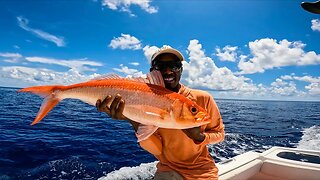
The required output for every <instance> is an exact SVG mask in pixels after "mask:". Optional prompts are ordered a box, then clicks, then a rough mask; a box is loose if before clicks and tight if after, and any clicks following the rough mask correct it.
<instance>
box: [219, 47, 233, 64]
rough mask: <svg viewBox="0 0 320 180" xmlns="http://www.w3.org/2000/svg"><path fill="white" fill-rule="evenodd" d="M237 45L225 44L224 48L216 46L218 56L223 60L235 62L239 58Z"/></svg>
mask: <svg viewBox="0 0 320 180" xmlns="http://www.w3.org/2000/svg"><path fill="white" fill-rule="evenodd" d="M237 49H238V47H237V46H229V45H228V46H225V47H224V48H223V49H222V50H221V49H220V48H216V51H217V53H216V56H218V57H219V59H220V60H221V61H231V62H235V61H236V58H237V52H236V50H237Z"/></svg>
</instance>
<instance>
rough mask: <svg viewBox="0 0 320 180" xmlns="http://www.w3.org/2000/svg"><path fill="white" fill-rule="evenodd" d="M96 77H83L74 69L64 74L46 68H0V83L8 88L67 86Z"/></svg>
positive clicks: (93, 75) (95, 75)
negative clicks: (49, 85)
mask: <svg viewBox="0 0 320 180" xmlns="http://www.w3.org/2000/svg"><path fill="white" fill-rule="evenodd" d="M97 76H99V74H96V73H94V74H91V75H85V74H82V73H81V72H78V71H76V70H74V69H70V70H68V71H66V72H57V71H53V70H49V69H46V68H29V67H22V66H7V67H0V77H1V78H0V83H1V84H2V85H4V86H10V87H25V86H30V85H45V84H63V85H67V84H73V83H79V82H83V81H88V80H90V79H93V78H95V77H97ZM8 80H9V81H8Z"/></svg>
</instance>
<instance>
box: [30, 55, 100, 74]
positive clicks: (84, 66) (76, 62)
mask: <svg viewBox="0 0 320 180" xmlns="http://www.w3.org/2000/svg"><path fill="white" fill-rule="evenodd" d="M25 59H26V60H27V61H29V62H37V63H43V64H55V65H60V66H64V67H69V68H70V69H72V70H75V71H79V72H82V71H96V69H93V68H90V67H88V66H103V64H101V63H99V62H96V61H89V60H86V58H84V59H72V60H63V59H53V58H44V57H26V58H25Z"/></svg>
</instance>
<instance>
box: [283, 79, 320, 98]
mask: <svg viewBox="0 0 320 180" xmlns="http://www.w3.org/2000/svg"><path fill="white" fill-rule="evenodd" d="M280 78H281V79H283V80H295V81H302V82H307V83H309V84H308V85H307V86H305V89H306V90H307V91H308V93H309V94H310V95H311V96H320V77H312V76H295V75H294V74H292V75H285V76H281V77H280Z"/></svg>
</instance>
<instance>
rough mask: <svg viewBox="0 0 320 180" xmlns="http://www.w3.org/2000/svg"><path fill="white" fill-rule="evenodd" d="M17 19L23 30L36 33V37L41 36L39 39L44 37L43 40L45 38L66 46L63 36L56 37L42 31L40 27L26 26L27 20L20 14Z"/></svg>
mask: <svg viewBox="0 0 320 180" xmlns="http://www.w3.org/2000/svg"><path fill="white" fill-rule="evenodd" d="M17 20H18V25H19V26H20V27H21V28H22V29H24V30H26V31H28V32H30V33H32V34H34V35H36V36H37V37H39V38H41V39H44V40H47V41H50V42H53V43H55V44H56V45H57V46H58V47H63V46H66V43H65V41H64V38H63V37H58V36H55V35H52V34H49V33H47V32H44V31H42V30H40V29H34V28H31V27H29V26H28V24H29V20H28V19H26V18H24V17H21V16H20V17H17Z"/></svg>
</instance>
